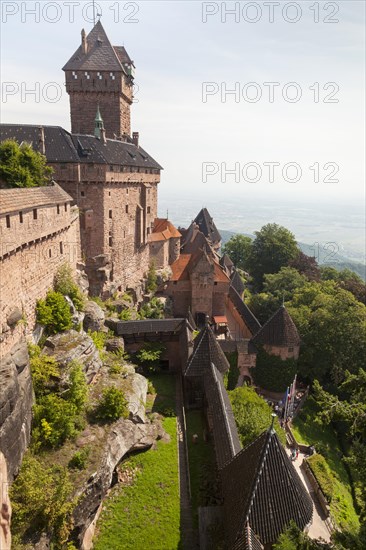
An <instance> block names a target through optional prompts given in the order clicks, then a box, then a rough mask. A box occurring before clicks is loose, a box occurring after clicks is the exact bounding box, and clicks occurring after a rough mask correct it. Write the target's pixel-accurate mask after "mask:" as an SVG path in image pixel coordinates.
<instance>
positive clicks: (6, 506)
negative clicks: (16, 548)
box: [0, 452, 11, 550]
mask: <svg viewBox="0 0 366 550" xmlns="http://www.w3.org/2000/svg"><path fill="white" fill-rule="evenodd" d="M10 518H11V505H10V500H9V493H8V469H7V467H6V460H5V457H4V455H3V454H2V453H1V452H0V548H1V550H10V549H11V533H10Z"/></svg>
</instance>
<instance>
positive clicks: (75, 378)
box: [64, 361, 88, 413]
mask: <svg viewBox="0 0 366 550" xmlns="http://www.w3.org/2000/svg"><path fill="white" fill-rule="evenodd" d="M69 383H70V386H69V389H68V390H67V392H66V394H65V396H64V397H65V399H67V401H69V402H70V403H73V404H74V405H75V407H76V410H77V412H78V413H81V412H83V410H84V407H85V404H86V401H87V398H88V385H87V383H86V379H85V374H84V370H83V366H82V365H81V364H80V363H77V362H76V361H74V362H73V363H72V364H71V370H70V382H69Z"/></svg>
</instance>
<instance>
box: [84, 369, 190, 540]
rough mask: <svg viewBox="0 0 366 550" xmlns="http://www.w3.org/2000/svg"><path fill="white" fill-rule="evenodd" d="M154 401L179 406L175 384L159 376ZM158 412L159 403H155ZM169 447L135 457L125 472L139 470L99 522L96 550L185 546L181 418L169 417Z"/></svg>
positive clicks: (116, 491) (155, 379)
mask: <svg viewBox="0 0 366 550" xmlns="http://www.w3.org/2000/svg"><path fill="white" fill-rule="evenodd" d="M152 382H153V384H154V386H155V388H156V390H157V396H156V399H155V403H156V401H159V402H160V403H159V404H160V405H162V404H163V405H164V406H171V405H174V403H175V399H174V391H175V386H174V383H175V379H174V378H173V377H169V376H167V375H162V376H161V377H160V376H154V377H153V379H152ZM150 404H151V405H152V407H153V409H154V408H155V404H153V402H152V400H150ZM163 426H164V429H165V431H166V432H167V433H168V434H169V435H170V437H171V439H170V442H169V443H165V442H163V441H158V442H157V448H156V450H153V449H151V450H149V451H147V452H145V453H140V454H138V455H135V456H132V457H130V458H128V459H127V460H125V461H124V462H123V464H122V470H123V471H126V470H127V471H128V470H132V469H134V470H135V472H137V473H136V477H135V478H134V481H133V482H132V484H131V485H129V486H122V485H117V486H116V487H115V488H114V489H113V490H112V491H111V493H110V496H109V497H108V498H107V499H106V501H105V507H104V510H103V512H102V515H101V517H100V519H99V521H98V524H97V528H98V536H97V537H96V541H95V546H94V549H95V550H112V549H113V550H129V549H134V550H145V549H148V550H175V549H176V548H178V547H179V541H180V502H179V481H178V455H177V427H176V418H175V417H172V418H165V419H164V421H163Z"/></svg>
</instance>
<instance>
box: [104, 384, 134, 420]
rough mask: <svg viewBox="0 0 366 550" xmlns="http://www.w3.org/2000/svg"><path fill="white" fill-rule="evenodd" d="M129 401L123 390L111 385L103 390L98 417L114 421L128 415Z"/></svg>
mask: <svg viewBox="0 0 366 550" xmlns="http://www.w3.org/2000/svg"><path fill="white" fill-rule="evenodd" d="M128 414H129V412H128V408H127V401H126V399H125V396H124V393H123V391H122V390H119V389H118V388H115V387H114V386H111V387H110V388H106V389H104V391H103V395H102V399H101V401H100V403H99V405H98V407H97V410H96V417H97V418H98V419H99V420H103V421H105V422H114V421H115V420H118V419H119V418H127V417H128Z"/></svg>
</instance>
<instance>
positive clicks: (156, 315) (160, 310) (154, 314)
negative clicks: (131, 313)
mask: <svg viewBox="0 0 366 550" xmlns="http://www.w3.org/2000/svg"><path fill="white" fill-rule="evenodd" d="M139 317H140V319H163V317H164V306H163V304H162V303H161V301H160V300H159V298H151V300H150V302H148V303H147V304H144V305H142V306H141V308H140V311H139Z"/></svg>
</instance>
